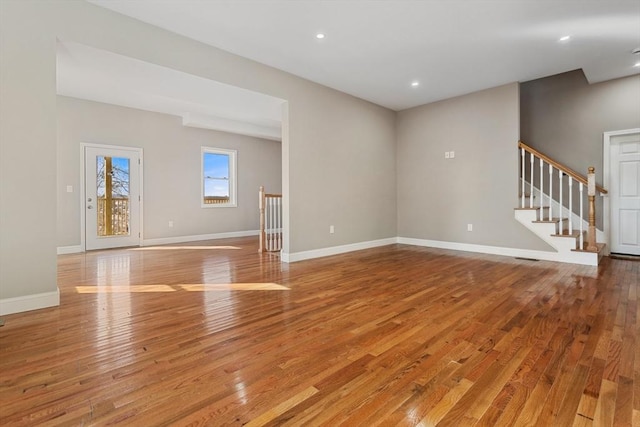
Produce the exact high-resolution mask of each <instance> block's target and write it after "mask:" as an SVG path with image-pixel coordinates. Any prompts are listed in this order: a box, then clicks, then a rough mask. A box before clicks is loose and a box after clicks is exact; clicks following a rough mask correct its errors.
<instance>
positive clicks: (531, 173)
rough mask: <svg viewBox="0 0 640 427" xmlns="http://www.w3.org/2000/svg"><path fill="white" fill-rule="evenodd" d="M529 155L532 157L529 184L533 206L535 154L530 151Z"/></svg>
mask: <svg viewBox="0 0 640 427" xmlns="http://www.w3.org/2000/svg"><path fill="white" fill-rule="evenodd" d="M523 150H524V148H523ZM529 157H530V160H529V161H530V163H531V165H530V166H531V170H530V171H529V174H530V175H531V176H530V177H529V185H530V188H529V194H530V195H531V196H530V197H529V207H530V208H533V160H534V157H533V154H532V153H529Z"/></svg>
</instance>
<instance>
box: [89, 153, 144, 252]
mask: <svg viewBox="0 0 640 427" xmlns="http://www.w3.org/2000/svg"><path fill="white" fill-rule="evenodd" d="M86 148H105V149H113V150H126V151H133V152H135V153H137V155H138V158H139V159H140V165H139V166H140V167H139V168H138V182H139V183H140V191H139V192H140V210H139V216H140V218H139V224H140V236H139V238H138V246H142V242H143V239H144V231H143V230H144V226H143V218H144V215H143V210H144V195H143V193H144V191H143V190H144V181H143V176H144V174H143V166H144V160H143V149H142V148H139V147H129V146H124V145H107V144H93V143H86V142H83V143H81V144H80V195H81V197H80V248H81V250H82V251H83V252H85V251H86V250H87V235H86V233H87V229H86V224H87V208H86V202H87V197H86V188H85V186H86V185H85V177H86V165H85V153H86Z"/></svg>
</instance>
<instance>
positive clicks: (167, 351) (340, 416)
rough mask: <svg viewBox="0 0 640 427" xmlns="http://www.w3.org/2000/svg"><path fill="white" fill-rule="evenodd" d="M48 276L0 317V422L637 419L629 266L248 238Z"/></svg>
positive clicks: (639, 348) (75, 259)
mask: <svg viewBox="0 0 640 427" xmlns="http://www.w3.org/2000/svg"><path fill="white" fill-rule="evenodd" d="M33 268H37V266H35V265H34V267H33ZM58 285H59V288H60V298H61V305H60V306H59V307H56V308H50V309H44V310H38V311H33V312H27V313H20V314H14V315H9V316H4V319H5V321H6V324H5V326H3V327H1V328H0V425H3V426H31V425H69V426H80V425H132V426H164V425H176V426H202V425H211V426H223V425H250V426H261V425H269V426H340V425H344V426H375V425H385V426H395V425H399V426H416V425H423V426H428V425H440V426H503V425H504V426H509V425H515V426H554V425H556V426H598V427H600V426H613V425H615V426H640V340H639V337H638V332H639V326H640V312H639V309H640V306H639V305H638V287H639V286H640V262H634V261H625V260H616V259H609V258H605V259H604V262H603V263H602V265H601V266H600V267H598V268H594V267H584V266H575V265H567V264H555V263H550V262H543V261H540V262H534V261H530V260H519V259H513V258H508V257H497V256H489V255H480V254H469V253H464V252H454V251H445V250H438V249H430V248H422V247H414V246H406V245H391V246H386V247H380V248H375V249H369V250H364V251H359V252H353V253H349V254H344V255H338V256H333V257H327V258H321V259H316V260H310V261H304V262H299V263H294V264H290V265H287V264H281V263H280V262H279V259H278V257H277V256H274V255H269V254H264V255H261V254H258V253H257V240H256V239H255V238H253V237H250V238H241V239H227V240H219V241H208V242H198V243H193V244H185V245H179V246H164V247H157V248H137V249H118V250H107V251H100V252H90V253H86V254H74V255H62V256H60V257H59V262H58Z"/></svg>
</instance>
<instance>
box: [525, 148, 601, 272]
mask: <svg viewBox="0 0 640 427" xmlns="http://www.w3.org/2000/svg"><path fill="white" fill-rule="evenodd" d="M518 148H519V151H520V157H521V170H520V191H521V193H520V197H519V199H520V206H519V207H518V208H516V209H515V218H516V220H517V221H518V222H520V223H521V224H522V225H524V226H525V227H526V228H527V229H529V230H531V231H532V232H533V233H535V234H536V235H537V236H538V237H540V238H541V239H542V240H544V241H545V242H546V243H547V244H549V245H550V246H551V247H552V248H554V249H555V250H556V254H555V255H554V256H553V259H554V260H556V261H558V262H566V263H572V264H583V265H591V266H597V265H598V263H599V261H600V259H601V258H602V256H603V255H604V248H605V245H604V243H597V241H598V240H601V241H602V240H604V235H603V233H602V232H600V231H598V230H596V227H595V223H596V213H595V197H596V194H599V195H600V196H602V195H604V194H607V190H605V189H604V188H602V187H600V186H598V185H596V184H595V174H594V169H593V168H589V173H588V174H587V177H584V176H581V175H580V174H578V173H576V172H575V171H573V170H571V169H569V168H568V167H566V166H564V165H562V164H560V163H558V162H556V161H554V160H553V159H551V158H549V157H547V156H546V155H544V154H542V153H540V152H539V151H537V150H535V149H533V148H531V147H529V146H528V145H526V144H525V143H523V142H522V141H520V142H519V143H518ZM527 160H528V161H527ZM536 170H537V171H538V172H537V173H536ZM545 176H547V178H546V180H545ZM536 181H537V184H535V185H534V182H536ZM545 181H546V182H545ZM536 185H537V187H536ZM576 187H577V188H576ZM585 190H586V198H585ZM527 191H528V193H527ZM554 191H555V192H556V194H557V199H554V196H553V194H554ZM576 199H577V200H576ZM585 202H586V203H585ZM585 204H586V205H587V206H588V221H586V220H585V219H584V210H585V209H584V206H585ZM574 206H575V208H576V209H574Z"/></svg>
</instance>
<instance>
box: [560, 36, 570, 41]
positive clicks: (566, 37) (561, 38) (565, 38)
mask: <svg viewBox="0 0 640 427" xmlns="http://www.w3.org/2000/svg"><path fill="white" fill-rule="evenodd" d="M570 39H571V36H563V37H560V40H559V41H561V42H568V41H569V40H570Z"/></svg>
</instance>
